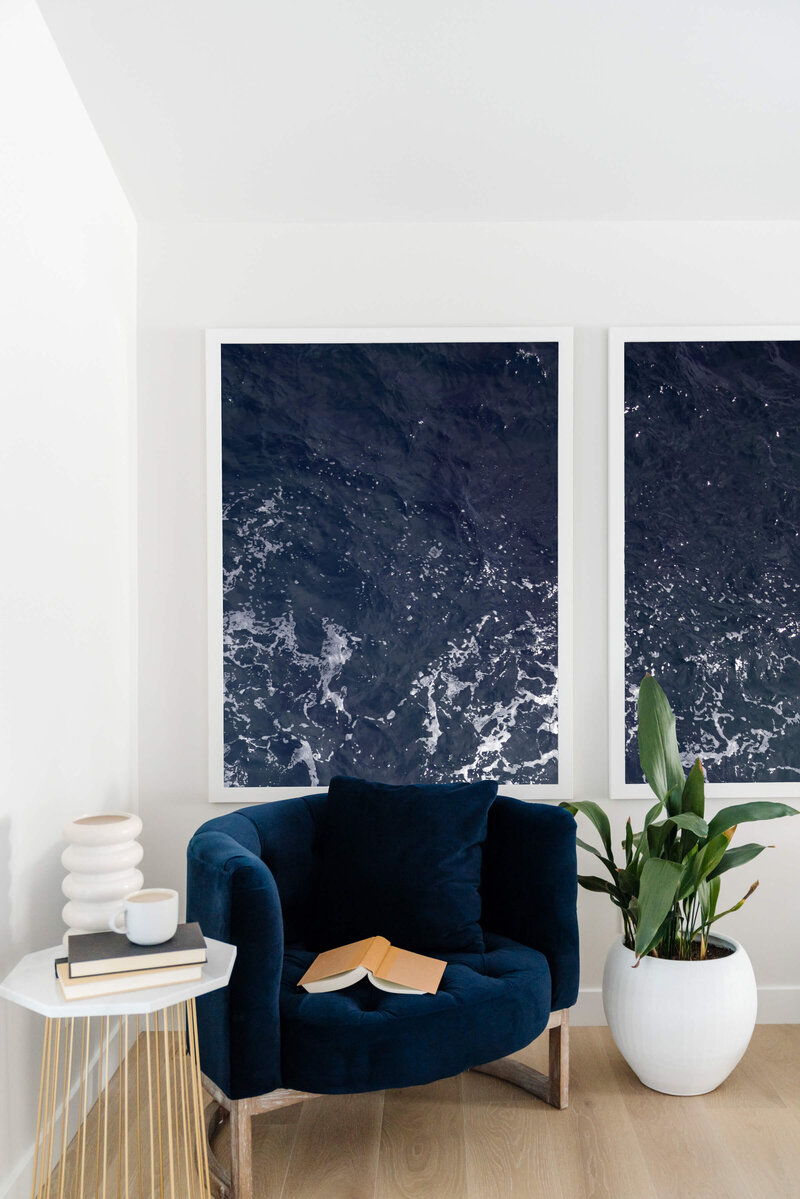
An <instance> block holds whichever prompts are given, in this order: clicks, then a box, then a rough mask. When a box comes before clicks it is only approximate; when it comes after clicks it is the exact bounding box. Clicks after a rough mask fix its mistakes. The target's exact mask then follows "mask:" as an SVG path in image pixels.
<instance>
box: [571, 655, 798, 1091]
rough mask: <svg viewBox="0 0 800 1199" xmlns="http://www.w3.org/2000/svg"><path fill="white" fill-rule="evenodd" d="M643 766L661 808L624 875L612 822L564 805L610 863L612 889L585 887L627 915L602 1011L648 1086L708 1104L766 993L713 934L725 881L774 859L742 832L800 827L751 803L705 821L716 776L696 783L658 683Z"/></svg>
mask: <svg viewBox="0 0 800 1199" xmlns="http://www.w3.org/2000/svg"><path fill="white" fill-rule="evenodd" d="M638 738H639V761H640V762H641V766H642V771H643V772H644V776H645V778H646V779H647V782H648V783H649V785H650V787H651V789H652V791H653V792H654V793H655V796H656V799H657V802H656V803H655V804H654V805H653V807H651V808H650V810H649V811H648V813H647V815H646V816H645V818H644V824H643V826H642V829H641V831H640V832H638V833H635V832H634V831H633V828H632V826H631V821H630V819H629V820H628V822H627V825H626V829H625V840H624V842H623V843H622V849H623V852H624V861H623V862H621V863H620V864H617V861H616V859H615V856H614V847H613V844H612V839H611V826H610V822H609V819H608V816H607V815H606V813H605V812H604V811H603V809H602V808H601V807H600V806H599V805H598V804H595V803H588V802H586V803H563V804H562V805H561V806H562V807H564V808H567V810H568V811H570V812H572V814H573V815H576V814H577V813H579V812H580V813H581V814H582V815H584V816H585V817H586V818H587V819H588V820H589V821H590V822H591V823H592V824H593V825H594V827H595V829H596V831H597V833H598V834H599V836H600V842H601V846H602V847H601V848H600V849H597V848H595V847H594V846H592V845H587V844H586V843H585V842H584V841H581V840H579V841H578V844H579V845H580V846H581V848H582V849H586V850H588V851H589V852H590V853H592V854H594V855H595V857H597V858H599V859H600V861H601V862H602V863H603V865H604V866H605V868H606V870H607V872H608V874H609V875H610V879H606V878H597V877H594V876H580V877H579V882H580V883H581V885H582V886H583V887H585V888H586V889H587V890H588V891H603V892H605V893H606V894H607V895H608V896H609V898H610V899H611V902H612V903H613V904H615V905H616V907H618V908H619V910H620V912H621V913H622V923H623V928H624V933H623V935H622V937H620V938H619V940H618V941H616V942H615V944H614V945H612V947H611V949H610V951H609V954H608V957H607V959H606V964H605V970H604V974H603V1007H604V1010H605V1014H606V1019H607V1020H608V1024H609V1028H610V1029H611V1034H612V1036H613V1038H614V1040H615V1042H616V1044H617V1047H618V1049H619V1050H620V1052H621V1053H622V1056H623V1057H624V1058H625V1060H626V1061H627V1063H628V1065H629V1066H630V1067H631V1068H632V1069H633V1070H634V1072H635V1073H636V1074H637V1075H638V1077H639V1078H640V1080H641V1081H642V1082H643V1083H644V1084H645V1085H646V1086H648V1087H651V1088H652V1089H653V1090H655V1091H663V1092H665V1093H666V1094H670V1095H701V1094H705V1093H706V1092H708V1091H713V1090H714V1088H715V1087H718V1086H719V1084H720V1083H721V1082H723V1081H724V1080H725V1079H726V1078H727V1076H728V1075H729V1074H730V1072H731V1070H733V1068H734V1067H735V1066H736V1064H737V1063H738V1062H739V1060H740V1058H741V1057H742V1055H743V1053H744V1051H745V1049H746V1048H747V1046H748V1043H749V1041H750V1037H751V1036H752V1033H753V1028H754V1026H755V1021H756V1004H757V997H756V983H755V977H754V975H753V967H752V965H751V963H750V959H749V958H748V956H747V954H746V952H745V950H744V949H743V948H742V946H741V945H740V944H739V943H738V942H737V941H734V940H733V939H732V938H730V937H724V936H720V935H715V934H713V933H712V932H711V928H712V925H714V924H716V922H717V921H718V920H720V919H721V918H722V917H723V916H727V915H728V914H729V913H730V912H735V911H737V910H738V909H739V908H740V907H741V906H742V904H744V902H745V901H746V900H747V899H749V897H750V896H751V895H752V894H753V892H754V891H755V889H756V887H757V886H758V883H757V882H755V883H753V885H752V886H751V887H750V889H749V890H748V891H747V893H746V894H745V895H744V896H743V897H742V898H741V899H740V900H739V901H738V902H737V903H735V904H733V906H732V907H729V908H727V909H726V910H725V911H718V910H717V907H718V901H719V893H720V878H721V876H722V875H723V874H725V873H726V872H727V871H729V870H731V869H732V868H733V867H735V866H742V865H744V863H745V862H749V861H751V860H752V859H753V858H755V857H756V856H757V855H758V854H760V853H761V852H762V850H763V849H765V848H766V846H764V845H760V844H754V843H749V844H745V845H733V844H732V841H733V837H734V834H735V832H736V829H737V827H738V826H739V825H740V824H745V823H747V822H749V821H753V820H771V819H774V818H775V817H778V816H794V815H796V814H797V812H796V810H795V809H794V808H790V807H789V806H788V805H787V804H781V803H767V802H760V801H756V802H752V803H741V804H735V805H734V806H732V807H725V808H723V809H722V810H721V811H719V812H718V813H717V814H716V815H715V816H714V817H713V818H712V819H710V820H708V821H707V820H706V819H705V775H704V771H703V767H702V765H701V763H700V759H699V758H698V759H697V760H696V761H695V763H694V765H693V766H692V768H691V770H690V771H689V774H688V776H687V775H685V773H684V769H683V765H682V763H681V759H680V754H679V752H678V744H677V739H676V736H675V717H674V715H673V713H672V709H671V708H670V705H669V701H668V700H667V697H666V695H665V694H664V692H663V691H662V689H661V687H660V686H659V685H658V683H657V682H656V680H655V679H654V678H653V677H652V675H649V674H648V675H645V677H644V679H643V680H642V684H641V687H640V689H639V699H638Z"/></svg>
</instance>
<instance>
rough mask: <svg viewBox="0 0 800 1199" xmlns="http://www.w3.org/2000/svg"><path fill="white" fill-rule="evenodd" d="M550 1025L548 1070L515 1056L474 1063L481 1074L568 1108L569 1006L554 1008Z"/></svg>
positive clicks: (560, 1106) (553, 1105) (552, 1104)
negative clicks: (557, 1009)
mask: <svg viewBox="0 0 800 1199" xmlns="http://www.w3.org/2000/svg"><path fill="white" fill-rule="evenodd" d="M548 1027H549V1029H550V1044H549V1052H550V1068H549V1071H548V1073H547V1074H542V1073H541V1071H540V1070H534V1069H533V1067H532V1066H526V1065H525V1064H524V1062H518V1061H515V1059H514V1058H512V1057H503V1058H500V1059H499V1060H498V1061H496V1062H487V1063H486V1065H484V1066H473V1067H472V1068H473V1070H475V1071H477V1073H479V1074H491V1075H492V1076H493V1077H494V1078H502V1079H503V1080H504V1081H505V1082H510V1083H513V1084H514V1086H515V1087H521V1088H522V1090H523V1091H528V1092H529V1093H530V1094H531V1095H535V1096H536V1097H537V1099H543V1100H544V1101H545V1103H549V1104H550V1105H551V1106H552V1107H558V1108H565V1107H566V1106H567V1104H568V1103H569V1010H568V1009H567V1008H564V1010H563V1011H560V1012H553V1014H552V1016H551V1017H550V1023H549V1025H548Z"/></svg>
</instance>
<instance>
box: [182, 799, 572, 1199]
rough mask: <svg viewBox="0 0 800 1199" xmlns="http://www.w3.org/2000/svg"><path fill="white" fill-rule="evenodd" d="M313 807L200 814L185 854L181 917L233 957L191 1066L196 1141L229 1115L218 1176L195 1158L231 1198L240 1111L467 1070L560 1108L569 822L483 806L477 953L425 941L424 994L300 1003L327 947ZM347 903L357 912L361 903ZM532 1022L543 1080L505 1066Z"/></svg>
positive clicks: (362, 990)
mask: <svg viewBox="0 0 800 1199" xmlns="http://www.w3.org/2000/svg"><path fill="white" fill-rule="evenodd" d="M327 803H328V796H326V795H320V794H315V795H307V796H302V797H298V798H295V799H289V800H283V801H278V802H274V803H268V804H262V805H260V806H251V807H247V808H245V809H243V810H241V811H239V812H234V813H231V814H226V815H223V816H220V817H218V818H217V819H214V820H210V821H208V822H207V823H206V824H204V825H203V826H202V827H201V828H200V829H199V830H198V832H197V833H196V834H195V836H194V837H193V838H192V841H191V843H190V845H189V849H188V893H187V918H188V919H189V920H197V921H199V922H200V925H201V927H202V929H203V931H204V933H206V935H208V936H211V937H215V938H218V939H220V940H223V941H228V942H231V943H233V944H235V945H236V946H237V950H238V953H237V959H236V965H235V967H234V971H233V975H232V978H231V982H230V985H229V986H228V988H227V989H225V990H222V991H217V992H214V993H213V994H211V995H208V996H204V997H203V998H201V999H200V1000H199V1001H198V1005H197V1006H198V1021H199V1032H200V1056H201V1066H202V1070H203V1074H204V1077H205V1082H206V1086H207V1088H208V1090H209V1091H210V1092H211V1094H212V1095H213V1097H214V1098H215V1099H216V1101H217V1104H218V1107H217V1109H216V1113H215V1117H214V1119H213V1120H212V1122H211V1124H210V1126H209V1140H210V1141H211V1140H212V1139H213V1132H214V1131H215V1130H216V1128H218V1127H219V1125H220V1124H221V1123H222V1121H223V1120H225V1119H227V1118H228V1116H230V1119H231V1144H232V1177H231V1176H230V1175H228V1174H227V1172H226V1171H224V1170H223V1169H222V1167H221V1166H220V1164H219V1163H218V1162H217V1161H216V1159H215V1158H214V1156H213V1152H212V1154H211V1164H212V1169H213V1171H214V1173H215V1175H216V1178H217V1181H218V1185H219V1187H220V1188H221V1191H222V1194H223V1195H228V1196H231V1197H232V1199H249V1196H250V1195H251V1194H252V1178H251V1167H250V1118H251V1116H252V1115H254V1114H256V1113H258V1112H263V1111H269V1110H271V1109H272V1108H275V1107H278V1106H282V1105H283V1104H285V1103H292V1102H296V1101H298V1100H302V1099H305V1098H310V1097H315V1096H319V1095H325V1094H336V1093H352V1092H356V1091H373V1090H384V1089H387V1088H394V1087H404V1086H413V1085H418V1084H421V1083H427V1082H431V1081H433V1080H435V1079H438V1078H444V1077H448V1076H450V1075H454V1074H458V1073H460V1072H461V1071H463V1070H467V1069H483V1070H484V1071H485V1072H488V1073H492V1074H496V1075H499V1076H500V1077H502V1078H506V1079H507V1080H508V1081H510V1082H513V1083H516V1084H517V1085H519V1086H522V1087H524V1088H525V1089H527V1090H529V1091H531V1092H532V1093H534V1094H536V1095H538V1096H539V1097H540V1098H542V1099H544V1100H545V1101H547V1102H549V1103H552V1104H553V1105H554V1106H556V1107H564V1106H566V1102H567V1093H568V1092H567V1087H568V1080H567V1034H568V1016H567V1011H568V1009H569V1008H570V1007H571V1006H572V1004H574V1002H575V1000H576V997H577V992H578V929H577V918H576V893H577V870H576V856H575V821H574V820H573V818H572V816H570V815H569V814H568V813H567V812H566V811H564V810H563V809H561V808H558V807H552V806H549V805H542V804H530V803H524V802H522V801H520V800H516V799H510V798H507V797H504V796H498V797H497V799H495V800H494V802H493V803H492V804H491V807H490V808H489V809H488V822H487V823H486V825H485V827H486V840H485V843H484V844H483V847H482V854H481V858H480V862H481V865H480V904H481V912H480V930H479V932H482V939H483V942H484V946H483V949H482V951H478V950H475V949H473V950H459V951H453V950H439V951H438V952H437V949H438V947H437V946H436V945H430V946H427V948H428V949H429V950H430V951H431V952H433V953H435V954H436V956H438V957H441V958H444V959H445V960H446V961H447V963H448V965H447V968H446V970H445V973H444V976H443V979H442V983H441V985H440V988H439V990H438V992H437V994H436V995H425V996H421V997H420V996H413V997H412V996H405V995H396V994H390V993H387V992H385V991H380V990H377V989H375V988H374V987H372V986H370V985H369V983H368V982H367V980H364V981H363V982H362V983H358V984H356V986H355V987H350V988H348V989H347V990H342V991H334V992H330V993H325V994H314V995H309V994H307V993H306V992H305V991H304V990H302V989H300V988H299V987H298V986H297V981H298V979H299V978H300V977H301V975H302V974H303V972H304V971H305V969H306V968H307V966H308V965H309V964H310V963H311V961H312V960H313V958H314V956H315V954H316V952H318V951H319V950H321V949H326V948H330V947H331V945H330V937H329V936H328V937H327V941H328V943H326V931H325V922H324V919H323V917H324V915H325V913H324V912H321V911H320V903H319V890H318V882H319V875H320V863H321V852H322V839H323V833H324V828H325V811H326V804H327ZM363 902H364V909H365V910H366V911H368V910H369V904H370V897H369V896H367V895H365V896H364V900H363ZM370 931H371V932H374V933H384V932H385V930H384V929H383V928H375V929H372V930H370ZM386 935H389V934H388V932H387V933H386ZM350 939H351V940H356V939H358V936H357V935H354V936H352V937H351V938H350ZM333 943H334V944H335V943H340V942H338V941H337V942H333ZM404 947H409V946H404ZM548 1027H549V1028H550V1030H551V1031H550V1073H549V1075H548V1076H545V1075H542V1074H539V1073H538V1072H537V1071H534V1070H532V1069H530V1068H529V1067H525V1066H523V1065H522V1064H521V1063H518V1062H514V1061H510V1060H508V1058H509V1055H510V1054H513V1053H515V1052H517V1051H518V1050H520V1049H522V1048H523V1047H524V1046H526V1045H528V1044H529V1043H530V1042H531V1041H533V1040H535V1039H536V1038H537V1037H538V1036H539V1035H540V1034H541V1033H542V1032H543V1031H544V1030H545V1029H546V1028H548Z"/></svg>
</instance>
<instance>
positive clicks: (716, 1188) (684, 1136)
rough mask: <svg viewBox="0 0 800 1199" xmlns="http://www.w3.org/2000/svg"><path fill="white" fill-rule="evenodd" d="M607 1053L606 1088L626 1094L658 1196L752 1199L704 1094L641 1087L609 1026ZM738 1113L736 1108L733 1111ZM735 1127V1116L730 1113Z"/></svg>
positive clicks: (604, 1033)
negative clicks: (705, 1101)
mask: <svg viewBox="0 0 800 1199" xmlns="http://www.w3.org/2000/svg"><path fill="white" fill-rule="evenodd" d="M596 1032H597V1033H598V1034H600V1035H601V1038H602V1042H603V1045H604V1047H605V1051H606V1062H607V1070H608V1074H607V1078H608V1082H607V1084H606V1085H607V1086H609V1087H611V1088H613V1090H614V1091H615V1092H616V1093H618V1094H619V1095H621V1096H622V1098H623V1100H624V1102H625V1106H626V1107H627V1109H628V1114H629V1117H630V1122H631V1125H632V1127H633V1130H634V1132H635V1136H636V1140H637V1141H638V1143H639V1147H640V1151H641V1153H642V1155H643V1156H644V1158H645V1160H646V1162H647V1166H648V1169H649V1171H650V1176H651V1180H652V1186H653V1188H654V1189H655V1193H656V1194H657V1196H658V1199H686V1196H687V1195H691V1197H692V1199H721V1197H722V1196H724V1197H725V1199H749V1192H748V1190H747V1188H746V1186H745V1184H744V1181H743V1179H742V1177H741V1174H740V1172H739V1171H738V1170H737V1169H736V1167H735V1166H734V1165H733V1163H732V1160H731V1156H730V1153H729V1151H728V1147H727V1145H726V1138H725V1137H724V1136H723V1135H721V1132H720V1125H719V1122H718V1121H715V1120H714V1119H713V1117H712V1114H711V1113H710V1112H709V1110H708V1108H707V1107H706V1105H705V1104H704V1102H703V1096H689V1097H687V1098H682V1097H679V1096H676V1095H662V1094H661V1093H660V1092H658V1091H651V1090H650V1089H649V1087H645V1086H643V1084H642V1083H640V1082H639V1080H638V1078H637V1077H636V1075H635V1074H634V1073H633V1071H632V1070H631V1069H630V1068H629V1066H628V1065H627V1064H626V1063H625V1061H624V1060H623V1058H622V1056H621V1054H620V1053H619V1051H618V1050H617V1048H616V1046H615V1045H614V1043H613V1041H612V1039H611V1036H610V1034H609V1032H608V1030H607V1029H597V1030H596ZM729 1110H733V1111H735V1110H736V1109H729ZM729 1120H731V1122H732V1123H733V1124H734V1125H735V1124H736V1122H737V1121H736V1117H735V1116H733V1117H732V1118H731V1117H729Z"/></svg>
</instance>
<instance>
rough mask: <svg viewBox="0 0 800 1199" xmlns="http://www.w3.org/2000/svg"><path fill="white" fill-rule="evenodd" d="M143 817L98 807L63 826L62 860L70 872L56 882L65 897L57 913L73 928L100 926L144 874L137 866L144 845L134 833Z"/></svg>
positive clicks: (136, 887)
mask: <svg viewBox="0 0 800 1199" xmlns="http://www.w3.org/2000/svg"><path fill="white" fill-rule="evenodd" d="M141 831H142V822H141V820H140V819H139V817H138V816H135V815H133V813H132V812H98V813H97V814H96V815H87V816H78V818H77V819H76V820H72V821H70V823H69V824H67V825H65V826H64V830H63V834H62V835H63V837H64V840H65V841H68V842H69V844H68V845H67V848H66V849H65V850H64V852H63V853H62V855H61V864H62V866H64V867H65V869H67V870H69V874H68V875H67V877H66V878H65V879H64V881H63V883H62V884H61V890H62V891H63V892H64V894H65V895H66V897H67V900H68V902H67V903H66V904H65V905H64V908H63V910H62V912H61V915H62V916H63V918H64V923H65V924H66V925H67V931H66V933H65V934H64V936H65V938H66V937H68V936H69V935H70V934H72V933H91V932H99V931H101V930H103V931H105V930H107V929H108V922H109V920H110V919H111V917H112V916H113V915H115V913H116V912H118V911H119V909H120V908H121V907H122V901H123V899H124V898H125V896H126V895H130V894H131V892H132V891H140V890H141V888H142V883H143V882H144V878H143V877H142V872H141V870H137V866H138V865H139V862H140V861H141V860H142V854H143V852H144V851H143V849H142V847H141V845H140V844H139V843H138V841H137V840H136V838H137V837H138V836H139V833H140V832H141Z"/></svg>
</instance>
